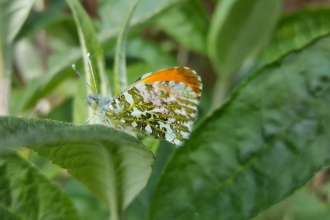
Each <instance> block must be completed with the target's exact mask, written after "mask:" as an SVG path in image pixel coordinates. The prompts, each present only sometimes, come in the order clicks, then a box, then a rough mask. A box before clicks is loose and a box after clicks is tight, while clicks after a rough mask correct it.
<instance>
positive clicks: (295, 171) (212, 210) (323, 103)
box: [149, 38, 330, 220]
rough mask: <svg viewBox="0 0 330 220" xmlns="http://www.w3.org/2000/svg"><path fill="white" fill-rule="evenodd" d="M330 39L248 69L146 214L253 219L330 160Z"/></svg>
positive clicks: (172, 165) (174, 163)
mask: <svg viewBox="0 0 330 220" xmlns="http://www.w3.org/2000/svg"><path fill="white" fill-rule="evenodd" d="M329 58H330V38H323V39H321V40H319V41H317V42H315V43H314V44H312V45H309V46H308V47H306V48H304V49H303V50H301V51H295V52H293V53H290V54H288V55H286V56H285V57H284V58H283V59H281V60H279V61H278V62H276V63H273V64H271V65H268V66H266V67H264V68H263V69H261V70H259V71H257V72H255V73H253V74H251V75H250V76H249V77H248V78H247V79H246V80H245V81H243V82H242V83H241V84H240V86H238V87H237V88H236V89H235V90H234V92H233V93H232V95H231V96H230V97H229V100H228V101H227V102H226V103H225V104H224V105H223V106H222V108H220V109H217V110H216V111H215V112H213V113H212V114H211V115H210V116H209V117H207V118H206V119H205V120H203V121H202V122H201V123H200V124H199V126H197V128H196V129H195V130H194V131H193V133H192V135H191V137H190V139H189V140H188V141H187V142H186V144H185V145H184V146H183V147H182V148H180V149H178V150H177V151H176V152H175V153H174V155H173V157H172V158H171V160H170V162H169V163H168V166H167V167H166V169H165V170H164V172H163V175H162V177H161V179H160V180H159V184H158V187H157V189H156V191H155V194H154V198H153V200H152V202H151V204H152V205H151V208H150V213H149V214H150V216H149V217H150V218H149V219H157V220H161V219H193V218H195V217H199V218H201V219H216V218H221V219H223V220H226V219H230V220H233V219H240V220H243V219H249V218H251V217H253V216H256V215H257V214H258V213H260V212H261V211H262V210H265V209H267V208H268V207H270V206H271V205H273V204H275V203H277V202H279V201H280V200H282V199H284V198H286V197H287V196H288V195H290V194H292V193H293V192H294V191H295V190H296V189H298V188H300V187H301V186H303V185H304V184H305V183H306V182H307V181H308V180H309V179H310V178H311V177H312V176H313V175H314V174H315V172H316V171H318V170H320V169H321V168H322V167H323V166H325V165H329V164H330V150H329V143H330V127H329V125H330V114H329V108H330V63H329Z"/></svg>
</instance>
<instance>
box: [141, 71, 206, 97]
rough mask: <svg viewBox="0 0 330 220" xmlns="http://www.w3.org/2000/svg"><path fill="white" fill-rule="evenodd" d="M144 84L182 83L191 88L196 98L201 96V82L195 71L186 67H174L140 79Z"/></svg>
mask: <svg viewBox="0 0 330 220" xmlns="http://www.w3.org/2000/svg"><path fill="white" fill-rule="evenodd" d="M142 81H143V82H144V83H146V84H151V83H154V82H159V81H175V82H182V83H184V84H186V85H187V86H189V87H191V88H192V90H193V91H194V92H195V93H196V96H197V97H200V96H201V90H202V82H201V81H202V80H201V77H200V76H199V75H198V74H197V72H196V71H194V70H191V69H189V68H188V67H174V68H170V69H164V70H160V71H157V72H155V73H153V74H151V75H150V76H147V77H146V78H144V79H142Z"/></svg>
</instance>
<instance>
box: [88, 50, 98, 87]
mask: <svg viewBox="0 0 330 220" xmlns="http://www.w3.org/2000/svg"><path fill="white" fill-rule="evenodd" d="M87 58H88V63H89V67H90V68H91V71H92V77H93V82H94V86H95V90H96V94H97V87H96V81H95V77H94V71H93V66H92V60H91V55H90V54H89V53H87Z"/></svg>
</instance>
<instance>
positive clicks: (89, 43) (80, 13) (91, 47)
mask: <svg viewBox="0 0 330 220" xmlns="http://www.w3.org/2000/svg"><path fill="white" fill-rule="evenodd" d="M67 2H68V4H69V6H70V9H71V11H72V13H73V17H74V19H75V22H76V25H77V29H78V35H79V39H80V44H81V49H82V54H84V56H83V60H84V69H85V73H86V74H85V76H86V81H87V82H88V84H89V85H90V87H91V89H89V87H87V86H86V85H84V86H85V88H86V89H83V87H82V86H80V88H81V89H80V91H79V92H78V93H77V95H76V97H75V98H76V99H79V100H85V98H86V97H87V95H88V94H87V92H86V91H87V90H88V93H89V94H92V93H97V92H98V91H99V92H101V94H102V95H107V96H110V97H111V93H109V92H108V91H107V88H108V83H107V82H108V79H107V77H106V74H105V65H104V56H103V51H102V48H101V45H100V43H99V42H98V39H97V37H96V33H95V30H94V27H93V24H92V22H91V20H90V19H89V17H88V15H87V14H86V12H85V11H84V9H83V8H82V6H81V5H80V3H79V2H78V1H77V0H67ZM87 53H91V57H90V59H91V60H90V61H91V63H92V64H94V66H93V70H92V69H91V68H90V66H89V60H88V59H89V58H88V57H87ZM95 64H96V65H95ZM94 80H95V81H94ZM101 82H102V83H101ZM82 84H84V82H83V81H82V82H80V85H82ZM101 85H102V89H101ZM77 102H78V103H79V104H77V105H75V104H74V108H75V109H76V110H75V112H76V114H78V115H76V114H74V122H76V123H81V124H82V123H84V122H85V121H86V120H87V118H89V117H90V116H92V109H91V108H83V106H82V105H81V104H80V102H81V101H77ZM77 102H74V103H77ZM82 116H87V117H82ZM81 118H85V119H83V120H81ZM78 119H80V120H78Z"/></svg>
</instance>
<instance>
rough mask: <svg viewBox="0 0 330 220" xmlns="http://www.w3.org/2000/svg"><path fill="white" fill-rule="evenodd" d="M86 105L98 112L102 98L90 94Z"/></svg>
mask: <svg viewBox="0 0 330 220" xmlns="http://www.w3.org/2000/svg"><path fill="white" fill-rule="evenodd" d="M86 103H87V105H89V106H90V107H92V109H93V110H96V109H98V108H99V106H100V97H99V96H98V95H94V94H90V95H88V96H87V98H86Z"/></svg>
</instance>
